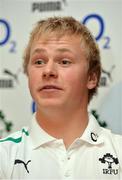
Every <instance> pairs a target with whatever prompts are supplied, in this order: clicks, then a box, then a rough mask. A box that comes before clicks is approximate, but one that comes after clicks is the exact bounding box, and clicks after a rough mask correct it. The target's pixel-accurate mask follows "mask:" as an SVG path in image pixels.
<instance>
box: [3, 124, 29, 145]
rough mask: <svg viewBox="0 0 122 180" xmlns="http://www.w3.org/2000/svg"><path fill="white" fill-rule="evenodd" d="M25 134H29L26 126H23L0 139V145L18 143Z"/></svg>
mask: <svg viewBox="0 0 122 180" xmlns="http://www.w3.org/2000/svg"><path fill="white" fill-rule="evenodd" d="M27 136H29V131H28V128H27V127H23V128H22V129H21V130H20V131H17V132H14V133H12V134H10V135H9V136H7V137H5V138H3V139H0V147H1V146H4V145H7V146H8V145H11V144H18V143H20V142H22V141H23V139H25V138H26V137H27Z"/></svg>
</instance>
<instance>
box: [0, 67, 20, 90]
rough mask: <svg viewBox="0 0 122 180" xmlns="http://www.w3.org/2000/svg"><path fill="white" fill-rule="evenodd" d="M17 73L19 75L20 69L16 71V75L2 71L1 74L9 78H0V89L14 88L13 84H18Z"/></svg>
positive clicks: (6, 70) (8, 71)
mask: <svg viewBox="0 0 122 180" xmlns="http://www.w3.org/2000/svg"><path fill="white" fill-rule="evenodd" d="M19 73H20V69H18V71H17V72H16V73H13V72H11V71H10V70H8V69H4V70H3V74H4V75H7V76H9V78H7V77H5V76H4V77H2V78H0V88H7V89H9V88H10V89H11V88H14V83H16V84H18V83H19V80H18V76H19Z"/></svg>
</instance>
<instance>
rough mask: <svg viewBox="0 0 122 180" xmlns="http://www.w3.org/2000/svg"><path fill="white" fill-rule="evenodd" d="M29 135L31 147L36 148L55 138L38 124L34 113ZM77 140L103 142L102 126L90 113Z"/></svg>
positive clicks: (95, 143)
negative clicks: (84, 127) (85, 125)
mask: <svg viewBox="0 0 122 180" xmlns="http://www.w3.org/2000/svg"><path fill="white" fill-rule="evenodd" d="M30 137H31V140H32V144H33V148H34V149H36V148H38V147H39V146H41V145H43V144H46V143H49V142H52V141H56V140H57V139H56V138H54V137H52V136H51V135H49V134H48V133H46V132H45V131H44V130H43V129H42V128H41V127H40V126H39V124H38V122H37V120H36V116H35V114H34V115H33V118H32V121H31V127H30ZM77 140H78V141H82V142H83V141H85V142H87V143H90V144H94V145H97V144H101V143H103V142H104V141H103V136H102V128H101V127H100V125H99V124H98V122H97V121H96V119H95V117H94V116H93V115H92V114H89V121H88V125H87V127H86V129H85V131H84V133H83V134H82V136H81V137H80V138H78V139H77Z"/></svg>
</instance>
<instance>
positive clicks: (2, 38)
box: [0, 19, 16, 53]
mask: <svg viewBox="0 0 122 180" xmlns="http://www.w3.org/2000/svg"><path fill="white" fill-rule="evenodd" d="M0 34H1V35H0V47H2V46H4V45H7V44H8V43H9V52H11V53H15V52H16V41H14V40H12V41H10V42H9V40H10V37H11V26H10V24H9V22H8V21H7V20H5V19H0Z"/></svg>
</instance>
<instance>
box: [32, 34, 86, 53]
mask: <svg viewBox="0 0 122 180" xmlns="http://www.w3.org/2000/svg"><path fill="white" fill-rule="evenodd" d="M83 44H84V43H83V42H81V38H80V37H79V36H76V35H75V36H74V35H72V36H69V35H64V36H61V37H58V36H55V35H53V36H52V35H51V36H50V35H48V36H40V37H38V39H35V40H34V41H33V43H32V46H31V52H32V53H33V52H34V51H37V49H39V48H42V47H43V48H44V49H45V50H46V48H51V49H52V50H54V49H55V50H56V49H60V50H61V51H62V52H63V51H66V50H67V51H68V50H72V51H75V50H76V51H77V50H78V49H79V50H83V49H84V48H83V47H84V46H83Z"/></svg>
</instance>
